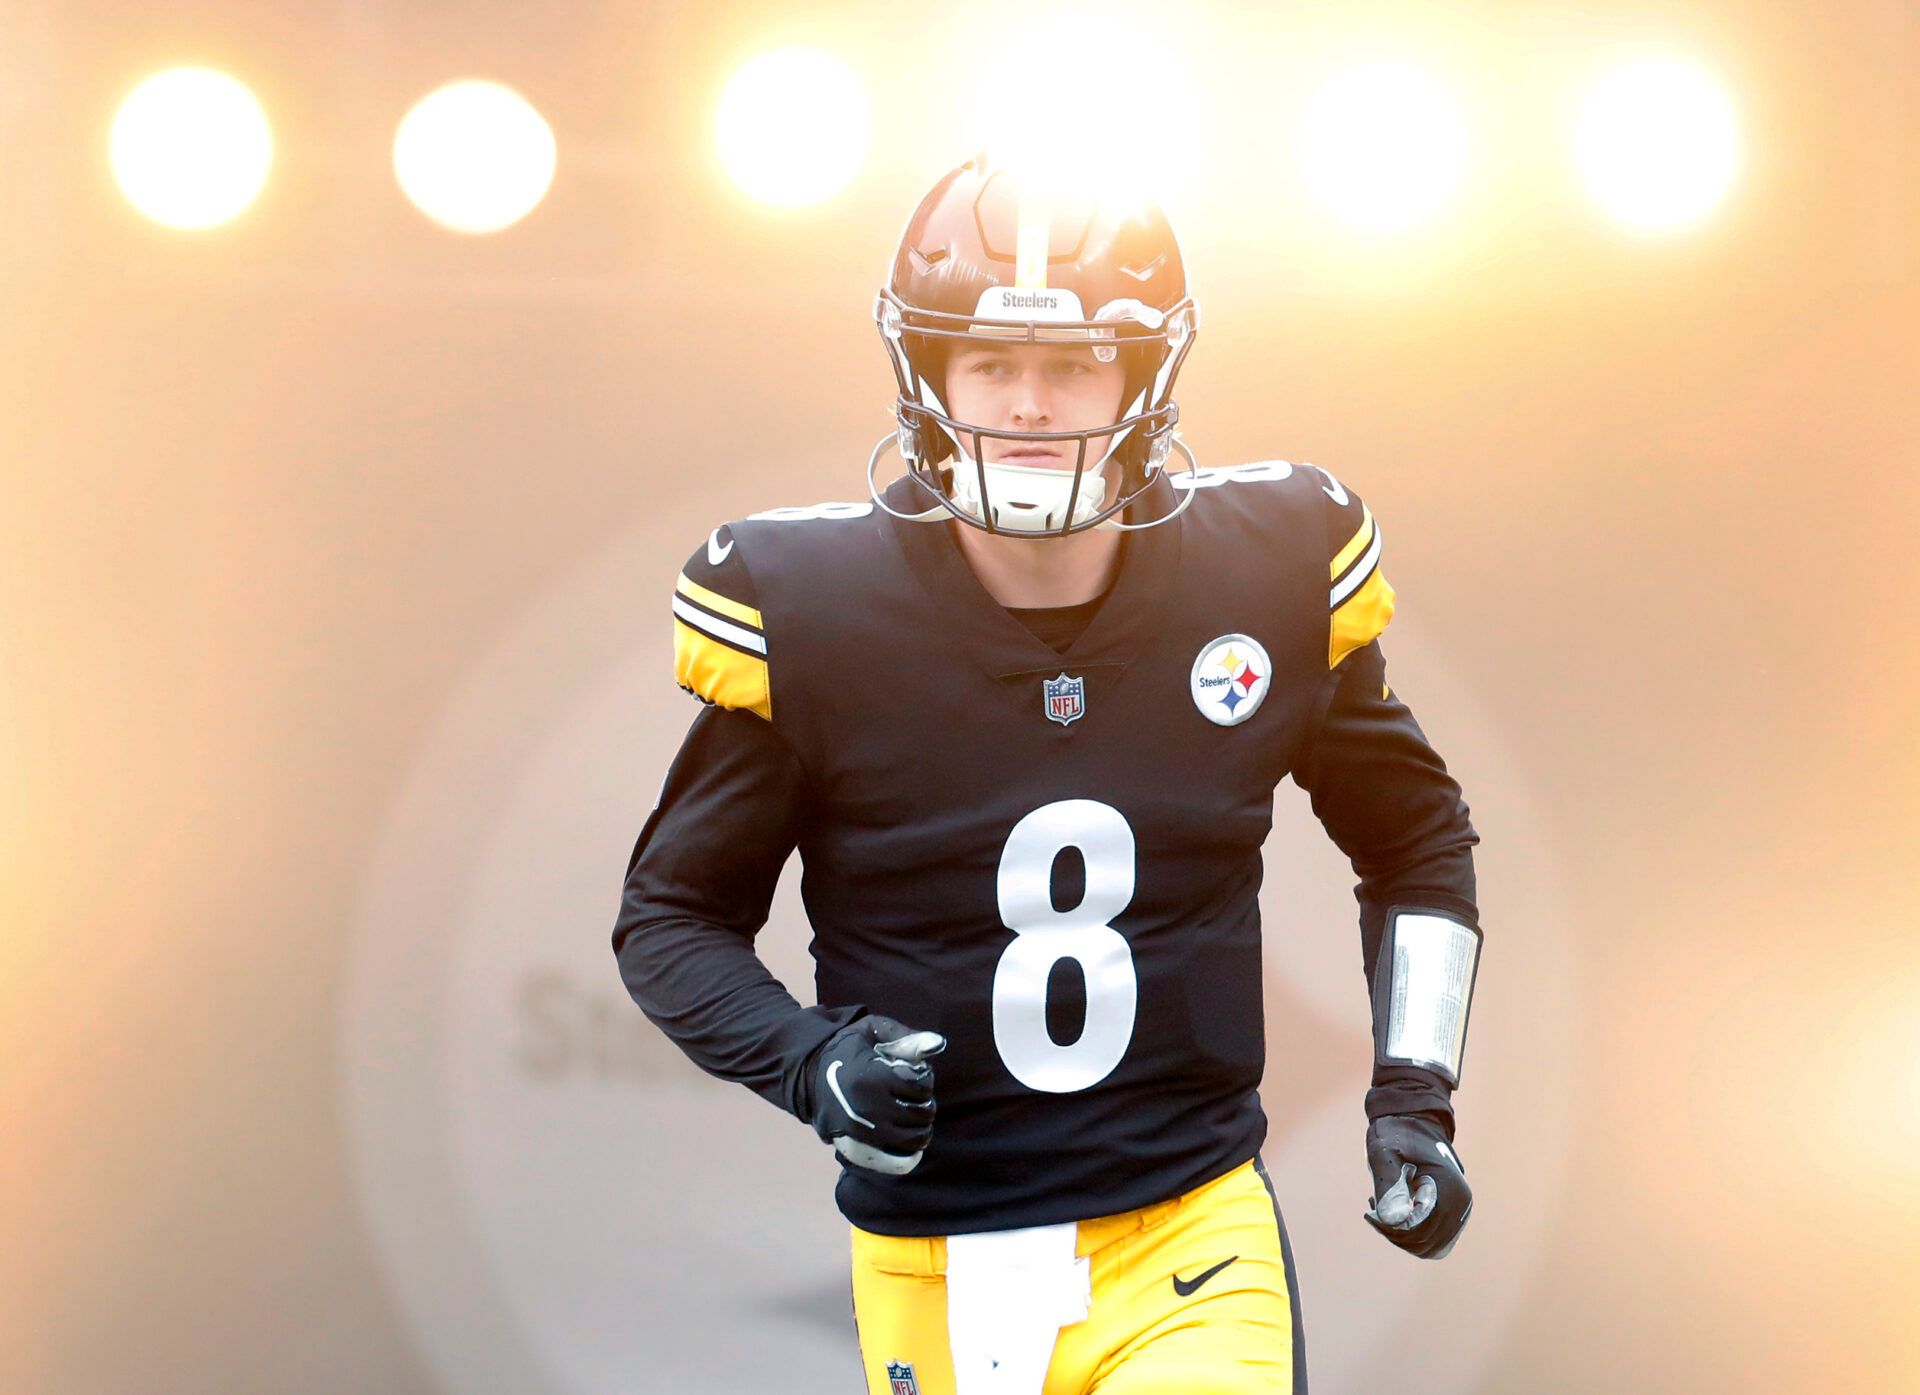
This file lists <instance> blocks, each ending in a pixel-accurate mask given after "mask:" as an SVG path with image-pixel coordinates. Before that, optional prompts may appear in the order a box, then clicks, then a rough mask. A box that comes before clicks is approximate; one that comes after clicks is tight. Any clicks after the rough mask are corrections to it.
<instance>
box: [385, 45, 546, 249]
mask: <svg viewBox="0 0 1920 1395" xmlns="http://www.w3.org/2000/svg"><path fill="white" fill-rule="evenodd" d="M555 160H556V151H555V147H554V140H553V129H552V127H550V126H548V125H547V123H546V120H545V118H543V117H542V116H541V115H540V113H539V112H538V111H535V110H534V108H533V105H532V104H531V103H530V102H528V101H527V99H526V98H524V97H522V96H521V95H520V94H519V93H518V92H515V91H514V90H513V89H512V88H510V87H503V86H501V85H500V84H499V83H497V82H485V81H482V80H480V79H478V78H468V79H465V80H463V81H460V82H454V83H449V84H447V85H446V86H445V87H442V88H440V89H439V90H437V91H434V92H430V93H428V94H427V95H426V96H425V97H422V98H421V99H420V100H419V101H418V102H417V103H415V104H414V108H413V110H412V111H409V112H408V113H407V114H406V116H405V117H404V118H402V120H401V122H400V129H399V130H398V131H397V132H396V133H395V135H394V138H393V172H394V175H395V177H396V178H398V179H399V181H400V187H401V189H402V190H404V191H405V193H406V195H407V197H408V198H409V199H411V200H413V203H414V206H415V207H416V208H418V209H419V210H420V211H421V212H422V213H424V214H426V215H427V217H429V218H431V219H433V221H434V222H436V223H439V224H440V225H441V226H443V227H447V228H451V229H453V230H454V231H455V232H463V233H490V232H498V231H499V230H500V229H502V228H505V227H510V226H511V225H513V224H514V223H517V222H519V221H520V220H521V219H522V218H524V217H526V216H527V214H528V213H530V212H531V211H532V210H533V208H534V207H535V205H537V204H538V203H539V202H540V200H541V199H543V198H545V197H546V196H547V190H548V189H549V188H551V187H552V186H553V169H554V163H555Z"/></svg>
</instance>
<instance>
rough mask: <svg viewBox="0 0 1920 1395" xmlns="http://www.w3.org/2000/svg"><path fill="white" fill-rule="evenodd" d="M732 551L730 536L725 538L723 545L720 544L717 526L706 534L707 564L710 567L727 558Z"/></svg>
mask: <svg viewBox="0 0 1920 1395" xmlns="http://www.w3.org/2000/svg"><path fill="white" fill-rule="evenodd" d="M732 551H733V539H732V538H728V539H727V545H726V546H725V547H722V546H720V530H719V529H718V528H715V529H714V530H713V531H712V532H711V533H709V534H707V565H708V566H710V567H717V566H719V565H720V564H721V563H722V562H724V561H726V560H727V555H728V554H729V553H731V552H732Z"/></svg>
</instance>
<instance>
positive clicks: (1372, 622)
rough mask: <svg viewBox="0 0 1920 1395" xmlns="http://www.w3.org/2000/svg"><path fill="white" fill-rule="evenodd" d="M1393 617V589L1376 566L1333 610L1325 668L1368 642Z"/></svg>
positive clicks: (1379, 632)
mask: <svg viewBox="0 0 1920 1395" xmlns="http://www.w3.org/2000/svg"><path fill="white" fill-rule="evenodd" d="M1391 619H1393V588H1392V587H1391V586H1389V585H1388V584H1387V579H1386V577H1385V576H1383V575H1381V572H1380V569H1379V568H1378V567H1375V568H1374V569H1373V575H1372V576H1370V577H1368V578H1367V580H1366V582H1365V584H1364V585H1362V586H1361V587H1360V588H1359V589H1358V590H1357V591H1355V592H1354V593H1353V594H1352V595H1351V596H1348V597H1347V599H1346V600H1345V601H1343V602H1341V604H1340V608H1339V609H1337V610H1335V611H1334V612H1333V623H1332V625H1331V626H1330V627H1329V632H1328V639H1327V667H1328V668H1333V667H1335V666H1336V665H1338V664H1339V662H1340V661H1341V660H1342V659H1344V658H1346V657H1347V655H1349V654H1351V653H1352V652H1353V651H1354V650H1356V649H1358V648H1360V647H1361V646H1362V645H1365V644H1371V643H1372V642H1373V641H1374V640H1376V639H1378V638H1379V637H1380V634H1381V632H1382V631H1384V630H1385V629H1386V628H1387V622H1388V621H1389V620H1391Z"/></svg>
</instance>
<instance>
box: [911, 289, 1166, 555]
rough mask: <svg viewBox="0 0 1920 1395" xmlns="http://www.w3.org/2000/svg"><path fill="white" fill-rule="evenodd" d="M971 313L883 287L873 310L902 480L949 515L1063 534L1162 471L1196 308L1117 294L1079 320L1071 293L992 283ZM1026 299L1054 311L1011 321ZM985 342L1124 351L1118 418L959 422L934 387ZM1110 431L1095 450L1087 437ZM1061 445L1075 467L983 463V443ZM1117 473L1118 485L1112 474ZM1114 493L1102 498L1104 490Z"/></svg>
mask: <svg viewBox="0 0 1920 1395" xmlns="http://www.w3.org/2000/svg"><path fill="white" fill-rule="evenodd" d="M980 300H981V304H980V305H979V306H978V307H977V308H976V309H977V311H980V310H984V311H989V312H999V313H989V314H981V313H975V314H971V315H964V314H953V313H945V312H940V311H931V310H924V309H917V308H914V307H912V306H909V305H907V304H906V303H904V302H903V301H902V300H901V298H900V297H899V296H898V295H897V294H895V293H894V291H893V289H892V288H891V287H889V288H887V289H884V290H882V291H881V293H880V297H879V299H878V301H877V302H876V303H875V308H874V314H875V319H876V321H877V322H878V324H879V327H880V332H881V338H882V340H883V342H884V343H885V345H886V348H887V354H888V358H889V360H890V361H891V363H892V364H893V369H894V376H895V379H896V382H897V384H898V387H899V395H898V397H897V398H896V400H895V404H894V411H895V417H896V420H897V422H898V428H899V447H900V454H901V457H902V459H903V460H905V462H906V464H907V471H908V475H909V477H910V478H912V479H913V480H915V481H916V483H918V484H919V485H920V486H921V488H922V489H923V490H924V491H925V492H926V493H927V494H929V495H930V496H931V497H932V499H934V500H936V501H937V502H938V503H939V504H940V505H941V506H943V507H944V508H945V509H946V510H947V511H948V512H949V513H951V514H952V515H953V516H954V517H956V518H959V519H960V520H961V521H962V522H964V523H968V524H971V525H972V526H974V527H978V528H982V529H984V530H985V531H987V532H990V533H1009V534H1015V535H1021V536H1030V537H1031V536H1064V535H1066V534H1068V533H1074V532H1080V531H1082V530H1085V529H1088V528H1093V527H1097V526H1099V525H1100V524H1102V523H1104V522H1106V521H1107V520H1108V519H1111V518H1113V517H1114V516H1115V515H1116V514H1119V513H1120V512H1122V511H1123V510H1124V509H1126V508H1127V507H1128V506H1129V505H1130V504H1132V503H1133V501H1134V500H1135V499H1136V498H1137V497H1138V496H1139V495H1140V494H1142V493H1144V492H1145V491H1146V489H1148V488H1149V487H1150V486H1151V485H1152V484H1153V483H1154V481H1155V479H1156V478H1157V477H1158V476H1159V473H1160V471H1161V469H1162V467H1163V466H1164V464H1165V462H1166V459H1167V456H1168V453H1169V451H1170V450H1171V449H1172V446H1173V436H1174V428H1175V425H1176V424H1177V423H1178V421H1179V417H1180V411H1179V407H1178V406H1177V405H1176V404H1175V403H1174V401H1173V383H1174V379H1175V377H1176V376H1177V375H1178V373H1179V370H1180V364H1181V362H1182V360H1184V359H1185V357H1186V354H1187V351H1188V349H1189V348H1191V346H1192V342H1193V334H1194V330H1195V321H1196V312H1195V307H1194V305H1193V302H1192V301H1191V300H1189V299H1185V298H1182V299H1181V301H1180V302H1179V303H1178V304H1177V305H1176V306H1175V307H1174V308H1173V310H1172V311H1171V312H1168V313H1163V312H1161V311H1159V310H1156V309H1154V308H1153V307H1152V306H1149V305H1145V304H1143V303H1141V302H1140V301H1138V300H1132V299H1127V298H1117V299H1115V300H1113V301H1110V302H1108V303H1107V304H1105V305H1102V306H1101V307H1100V308H1099V309H1098V310H1097V311H1096V312H1095V314H1094V316H1093V317H1092V318H1091V319H1086V318H1081V315H1082V312H1081V309H1080V305H1079V301H1078V298H1077V297H1076V296H1075V295H1074V294H1073V292H1071V291H1064V290H1057V291H1053V292H1045V293H1039V294H1024V293H1022V292H1019V291H1017V290H1010V289H1008V288H1003V287H992V288H989V290H988V291H987V292H986V293H984V294H983V295H982V296H981V298H980ZM1023 300H1025V301H1027V302H1032V301H1036V300H1042V301H1051V302H1053V305H1052V307H1050V308H1051V309H1052V310H1053V311H1054V315H1053V316H1052V317H1049V318H1046V319H1016V318H1009V317H1006V315H1007V312H1008V311H1010V310H1015V309H1022V308H1026V307H1025V306H1023V305H1022V304H1021V302H1022V301H1023ZM982 340H986V341H990V342H996V343H998V344H1002V345H1006V344H1060V343H1080V344H1086V345H1087V346H1088V347H1089V348H1090V350H1091V351H1092V353H1093V354H1094V355H1095V356H1096V357H1097V358H1100V359H1101V360H1102V361H1103V362H1111V361H1112V359H1113V357H1114V356H1115V355H1120V356H1122V359H1123V362H1125V364H1126V367H1127V373H1126V378H1125V385H1124V387H1123V389H1122V393H1121V402H1122V407H1121V411H1120V415H1119V417H1118V418H1117V419H1116V420H1115V421H1113V422H1111V423H1107V424H1102V425H1100V426H1096V427H1090V428H1087V429H1085V430H1077V431H1018V430H1013V429H1011V428H1003V427H988V426H983V425H980V424H978V423H974V422H964V421H960V420H957V419H956V418H955V417H953V416H952V415H951V414H950V413H949V411H948V410H947V407H946V405H945V400H944V397H943V393H942V387H943V385H944V382H945V370H946V366H947V362H948V360H949V358H950V357H951V355H952V354H953V353H954V352H956V351H957V350H959V349H960V348H962V347H964V346H969V345H970V346H978V345H979V344H980V343H981V342H982ZM1102 438H1107V444H1106V449H1105V451H1104V453H1103V454H1102V455H1100V456H1099V457H1098V458H1093V456H1092V451H1093V449H1094V443H1095V442H1097V441H1099V440H1100V439H1102ZM993 439H998V440H1004V441H1010V442H1016V443H1031V444H1046V445H1066V446H1068V447H1069V448H1070V449H1071V450H1072V451H1073V452H1074V464H1073V467H1072V468H1071V469H1063V468H1054V467H1045V466H1025V465H1018V464H1014V463H1012V462H992V463H989V462H987V461H985V460H984V459H983V458H982V454H983V447H982V444H981V443H982V442H983V441H986V440H993ZM1116 474H1117V476H1118V485H1117V488H1116V489H1114V490H1112V491H1110V490H1109V488H1108V481H1109V479H1110V478H1112V477H1113V476H1114V475H1116ZM1110 492H1111V493H1113V495H1114V498H1113V501H1112V502H1111V503H1108V502H1107V497H1108V494H1109V493H1110Z"/></svg>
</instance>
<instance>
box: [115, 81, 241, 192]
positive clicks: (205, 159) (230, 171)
mask: <svg viewBox="0 0 1920 1395" xmlns="http://www.w3.org/2000/svg"><path fill="white" fill-rule="evenodd" d="M108 144H109V150H110V157H111V160H112V164H113V177H114V180H115V182H117V183H118V184H119V186H120V192H121V193H123V194H125V195H126V197H127V201H128V202H129V203H131V204H132V205H133V206H134V207H135V208H137V209H139V210H140V212H141V213H143V214H145V215H146V216H147V217H149V218H151V219H153V221H154V222H156V223H164V224H166V225H167V226H168V227H174V228H211V227H215V226H217V225H219V224H221V223H225V222H227V221H229V220H230V219H232V218H235V217H237V216H238V215H239V214H240V213H241V211H242V210H244V209H245V208H246V207H247V206H248V205H249V204H251V203H252V202H253V201H254V199H255V198H256V197H257V196H258V195H259V193H260V190H261V188H262V187H263V186H265V184H266V182H267V170H268V169H269V167H270V166H271V165H272V164H273V132H272V131H271V130H270V129H269V128H268V126H267V117H266V113H265V112H263V111H261V109H260V103H259V102H257V101H256V100H254V96H253V93H252V92H250V91H248V90H247V87H246V84H245V83H242V82H241V81H239V80H238V79H237V78H232V77H229V76H227V74H225V73H220V72H215V71H213V70H212V69H211V68H174V69H171V70H169V71H167V72H164V73H156V74H155V75H154V76H152V77H150V78H148V79H147V80H146V81H144V82H142V83H141V84H140V85H139V86H138V87H136V88H134V89H133V91H132V92H130V93H128V94H127V97H126V100H125V101H123V102H121V103H120V110H119V111H118V113H116V114H115V116H114V119H113V132H112V135H111V137H110V139H109V142H108Z"/></svg>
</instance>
